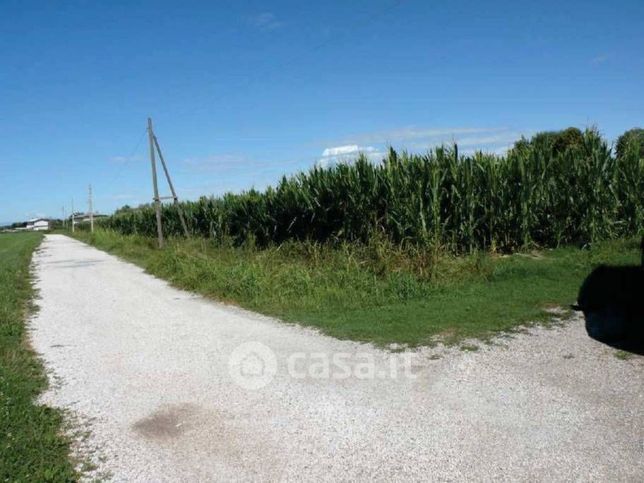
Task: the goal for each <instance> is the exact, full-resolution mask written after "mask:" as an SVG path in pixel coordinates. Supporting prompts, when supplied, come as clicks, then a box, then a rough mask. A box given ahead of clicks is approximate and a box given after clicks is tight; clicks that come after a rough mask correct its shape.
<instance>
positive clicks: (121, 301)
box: [31, 235, 644, 481]
mask: <svg viewBox="0 0 644 483" xmlns="http://www.w3.org/2000/svg"><path fill="white" fill-rule="evenodd" d="M34 273H35V276H36V282H35V283H36V287H37V289H38V291H39V296H40V300H39V301H38V305H39V306H40V310H39V311H38V312H37V314H36V315H35V316H34V318H33V319H32V321H31V337H32V344H33V346H34V348H35V350H36V351H37V352H39V353H40V354H41V355H42V357H43V360H44V362H45V364H46V366H47V368H48V370H49V371H50V374H51V375H50V377H51V379H52V381H53V384H52V387H51V388H50V389H49V390H48V391H47V392H46V393H45V394H44V395H43V396H42V402H43V404H47V405H51V406H55V407H59V408H64V409H65V410H67V413H68V415H69V420H70V421H71V422H72V423H73V424H75V425H76V428H75V430H74V433H75V434H76V436H75V438H76V440H77V442H76V446H75V447H76V451H77V452H78V453H79V454H80V455H82V456H83V457H84V458H85V459H86V460H88V461H91V462H93V464H94V466H95V468H94V469H93V470H91V471H89V472H87V473H86V476H85V477H86V478H88V479H90V478H94V477H99V478H111V479H113V480H115V481H180V480H184V481H205V480H247V479H254V480H338V479H340V480H381V481H384V480H393V479H395V480H401V479H405V480H409V479H412V480H457V479H458V480H461V479H468V480H491V479H494V480H508V481H516V480H524V481H525V480H542V481H546V480H549V481H551V480H556V481H560V480H602V481H606V480H611V481H614V480H620V481H643V480H644V371H643V369H644V359H643V358H642V357H639V356H632V357H627V358H620V357H616V352H615V350H614V349H611V348H610V347H607V346H604V345H602V344H600V343H598V342H596V341H594V340H592V339H590V338H588V337H587V335H586V333H585V331H584V328H583V321H582V320H581V319H579V318H573V319H571V320H570V321H568V322H566V323H565V324H563V325H562V326H560V327H556V328H551V329H546V328H531V329H526V330H525V331H523V332H522V333H519V334H514V335H512V336H505V337H499V338H497V339H496V340H495V343H494V344H482V343H478V346H479V349H478V350H476V351H472V350H469V351H462V350H459V349H458V348H453V347H452V348H446V347H442V346H439V347H436V348H425V349H421V350H419V351H414V352H398V351H396V352H393V353H389V352H386V351H383V350H381V349H378V348H375V347H373V346H371V345H368V344H360V343H355V342H350V341H340V340H336V339H333V338H330V337H327V336H324V335H321V334H319V333H317V332H316V331H313V330H310V329H304V328H301V327H297V326H294V325H288V324H284V323H281V322H279V321H276V320H273V319H270V318H267V317H263V316H260V315H257V314H253V313H250V312H247V311H243V310H240V309H238V308H234V307H230V306H227V305H223V304H220V303H215V302H212V301H209V300H207V299H204V298H202V297H199V296H195V295H194V294H191V293H188V292H185V291H181V290H177V289H175V288H173V287H171V286H169V285H168V284H167V283H166V282H164V281H162V280H159V279H156V278H154V277H152V276H150V275H148V274H146V273H144V272H143V270H142V269H140V268H138V267H136V266H134V265H132V264H129V263H126V262H124V261H121V260H119V259H118V258H116V257H113V256H111V255H108V254H106V253H104V252H101V251H99V250H97V249H95V248H92V247H89V246H87V245H85V244H83V243H80V242H78V241H75V240H72V239H70V238H68V237H65V236H62V235H48V236H46V238H45V240H44V242H43V244H42V246H41V249H40V250H39V251H38V253H37V254H36V255H35V257H34ZM374 323H377V321H374ZM240 346H241V347H240ZM338 354H342V355H343V356H342V357H344V358H345V361H348V362H346V364H345V366H346V367H344V370H343V371H340V370H339V369H338V367H339V366H340V364H337V365H334V364H332V363H330V364H328V365H327V366H326V367H327V368H328V367H330V369H329V372H330V376H329V377H326V374H325V364H324V363H325V361H327V362H328V361H333V359H330V358H332V357H333V356H334V355H336V356H337V355H338ZM392 360H394V361H395V362H397V363H400V364H402V363H403V362H405V361H411V366H412V368H411V372H412V374H413V376H409V374H408V372H403V371H401V370H397V371H395V375H396V377H392V374H393V372H394V371H393V370H392V367H393V366H391V364H392V362H391V361H392ZM401 361H402V362H401ZM400 367H402V366H398V368H397V369H400ZM307 371H308V372H307ZM347 372H348V373H349V377H346V376H347V375H348V374H347ZM303 376H304V377H303ZM372 376H373V377H372ZM79 425H81V427H80V428H79V427H78V426H79ZM85 430H87V431H85ZM85 432H86V433H87V434H85Z"/></svg>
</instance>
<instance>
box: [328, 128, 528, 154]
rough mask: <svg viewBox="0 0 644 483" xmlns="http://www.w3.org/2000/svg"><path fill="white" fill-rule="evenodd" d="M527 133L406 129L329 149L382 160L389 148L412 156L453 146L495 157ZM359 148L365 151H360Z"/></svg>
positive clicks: (357, 137)
mask: <svg viewBox="0 0 644 483" xmlns="http://www.w3.org/2000/svg"><path fill="white" fill-rule="evenodd" d="M529 133H530V131H527V132H526V131H518V130H515V129H510V128H507V127H455V128H448V127H446V128H442V127H438V128H429V127H427V128H426V127H416V126H408V127H402V128H397V129H390V130H385V131H376V132H371V133H363V134H359V135H355V136H352V137H349V138H346V139H345V140H344V144H343V145H342V146H338V147H337V148H328V149H338V148H341V149H344V150H346V151H347V152H348V153H350V154H357V152H359V151H360V150H362V151H363V152H367V153H368V152H369V150H373V151H374V152H378V153H379V155H380V156H381V157H382V156H383V153H384V151H385V150H386V148H387V146H389V145H391V146H392V147H394V149H397V150H405V149H407V150H411V151H413V152H424V151H427V150H429V149H432V148H435V147H437V146H441V145H449V144H452V143H456V144H457V145H458V146H459V148H461V149H460V151H461V152H462V153H464V154H466V153H473V152H474V151H478V150H481V151H484V152H491V153H495V152H499V151H500V150H506V149H507V146H511V145H512V144H513V143H514V142H515V141H517V140H518V139H519V138H520V137H521V135H522V134H523V135H528V134H529ZM360 146H365V147H362V148H361V147H360ZM374 146H375V147H374ZM325 154H329V153H326V150H325V153H323V157H324V155H325ZM329 155H330V154H329Z"/></svg>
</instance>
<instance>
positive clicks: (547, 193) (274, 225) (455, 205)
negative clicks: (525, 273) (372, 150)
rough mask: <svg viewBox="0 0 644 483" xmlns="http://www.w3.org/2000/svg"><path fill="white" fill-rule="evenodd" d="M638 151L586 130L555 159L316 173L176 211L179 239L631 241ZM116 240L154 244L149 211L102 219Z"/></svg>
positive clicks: (446, 154) (641, 187)
mask: <svg viewBox="0 0 644 483" xmlns="http://www.w3.org/2000/svg"><path fill="white" fill-rule="evenodd" d="M643 156H644V153H642V152H640V149H639V147H638V146H636V145H635V144H633V145H632V146H631V147H630V149H627V150H626V152H625V153H624V154H623V155H621V156H620V157H616V156H613V154H612V152H611V148H610V147H609V146H608V144H607V143H606V142H605V141H604V140H603V139H602V138H601V136H600V135H599V134H598V132H597V131H596V130H592V129H590V130H586V132H584V133H583V134H580V141H579V144H577V145H574V146H569V147H568V148H566V149H564V150H561V151H558V152H554V151H553V150H552V149H548V148H547V147H544V146H543V145H541V144H539V145H534V146H531V145H530V143H523V145H522V146H519V143H517V145H516V147H515V148H514V149H512V150H510V151H509V152H508V153H507V155H504V156H500V155H493V154H483V153H475V154H471V155H460V154H459V153H458V147H457V146H452V147H440V148H436V149H434V150H431V151H430V152H428V153H427V154H424V155H419V154H407V153H402V154H398V153H396V152H395V151H394V150H390V151H389V153H388V155H387V156H386V158H385V159H384V160H383V161H382V162H381V163H373V162H370V161H369V160H367V159H366V158H364V157H359V158H358V159H356V160H355V162H353V163H351V164H339V165H336V166H333V167H329V168H320V167H315V168H313V169H311V170H310V171H308V172H305V173H300V174H297V175H295V176H293V177H289V178H287V177H284V178H283V179H282V180H281V181H280V182H279V183H278V184H277V185H276V186H275V187H270V188H268V189H266V190H265V191H263V192H259V191H255V190H251V191H248V192H245V193H242V194H226V195H224V196H222V197H210V198H206V197H202V198H201V199H199V200H198V201H195V202H191V201H189V202H183V203H181V207H182V209H183V211H184V213H185V215H186V218H187V221H188V225H189V228H190V231H191V232H192V233H193V234H195V235H199V236H203V237H209V238H212V239H215V240H217V241H220V242H224V241H226V242H232V243H234V244H244V243H249V242H251V243H254V244H256V245H257V246H268V245H270V244H279V243H281V242H284V241H286V240H310V241H315V242H322V243H328V242H330V243H335V242H343V241H348V242H354V241H360V242H364V243H368V242H369V241H370V240H371V239H373V238H374V237H386V238H388V239H389V240H390V241H392V242H394V243H397V244H401V245H407V244H413V245H422V246H432V247H442V248H446V249H449V250H453V251H457V252H465V251H472V250H476V249H485V250H499V251H512V250H515V249H517V248H524V247H529V246H540V247H553V246H558V245H561V244H580V243H587V242H591V241H595V240H599V239H608V238H615V237H622V236H632V235H635V234H637V233H639V232H641V231H642V230H644V207H643V203H642V201H643V198H644V159H643ZM163 221H164V232H165V234H166V235H170V236H180V235H181V233H182V231H181V225H180V223H179V218H178V215H177V208H176V207H175V206H173V205H165V206H164V207H163ZM101 223H102V225H103V226H105V227H106V228H110V229H114V230H116V231H119V232H121V233H124V234H142V235H148V236H151V237H153V236H155V235H156V231H155V230H156V224H155V223H156V222H155V215H154V208H153V206H151V205H146V206H142V207H139V208H136V209H132V210H126V211H123V212H119V213H117V214H115V215H113V216H111V217H109V218H107V219H105V220H104V221H102V222H101Z"/></svg>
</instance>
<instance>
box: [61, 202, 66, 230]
mask: <svg viewBox="0 0 644 483" xmlns="http://www.w3.org/2000/svg"><path fill="white" fill-rule="evenodd" d="M62 210H63V228H65V227H66V226H67V219H66V218H65V207H64V206H63V207H62Z"/></svg>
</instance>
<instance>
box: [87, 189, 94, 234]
mask: <svg viewBox="0 0 644 483" xmlns="http://www.w3.org/2000/svg"><path fill="white" fill-rule="evenodd" d="M88 201H89V231H90V232H91V233H94V207H93V206H92V185H91V184H90V185H89V196H88Z"/></svg>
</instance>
